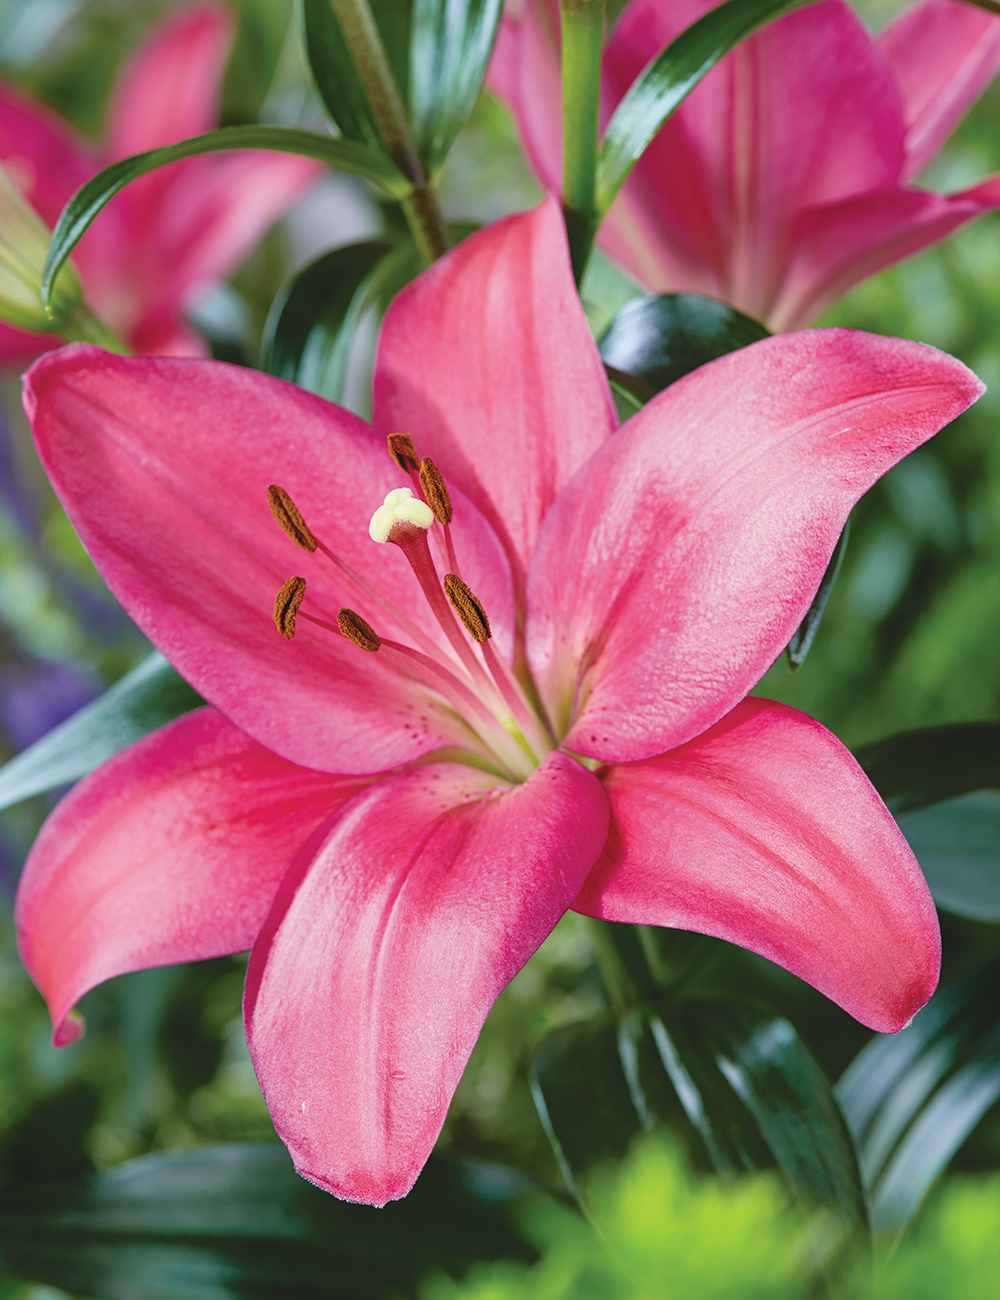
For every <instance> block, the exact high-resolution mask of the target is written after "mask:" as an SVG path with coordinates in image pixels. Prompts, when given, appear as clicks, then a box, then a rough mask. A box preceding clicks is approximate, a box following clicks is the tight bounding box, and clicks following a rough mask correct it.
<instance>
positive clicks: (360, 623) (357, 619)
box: [337, 609, 382, 655]
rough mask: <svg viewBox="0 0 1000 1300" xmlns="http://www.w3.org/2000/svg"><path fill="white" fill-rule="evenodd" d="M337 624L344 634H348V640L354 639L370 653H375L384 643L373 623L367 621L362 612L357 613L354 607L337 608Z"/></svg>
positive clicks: (357, 644)
mask: <svg viewBox="0 0 1000 1300" xmlns="http://www.w3.org/2000/svg"><path fill="white" fill-rule="evenodd" d="M337 626H338V627H339V628H340V632H341V635H342V636H346V637H347V639H348V641H353V642H354V644H355V645H356V646H360V647H361V649H362V650H367V651H368V653H369V654H372V655H373V654H374V653H375V651H376V650H377V649H378V648H379V646H380V645H381V644H382V640H381V638H380V637H379V634H378V633H377V632H376V631H375V629H374V628H373V627H372V625H371V624H370V623H366V622H365V620H364V619H363V618H362V617H361V615H360V614H355V612H354V610H353V609H338V610H337Z"/></svg>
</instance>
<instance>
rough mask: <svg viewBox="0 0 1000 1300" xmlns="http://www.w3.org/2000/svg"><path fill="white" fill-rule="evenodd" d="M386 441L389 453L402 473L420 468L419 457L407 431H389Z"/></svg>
mask: <svg viewBox="0 0 1000 1300" xmlns="http://www.w3.org/2000/svg"><path fill="white" fill-rule="evenodd" d="M386 442H387V443H388V444H389V455H390V456H391V457H392V458H393V460H394V461H395V462H396V464H397V465H398V466H399V468H400V469H401V470H402V471H403V473H404V474H409V473H410V471H411V470H416V469H419V468H420V457H419V456H418V455H417V449H416V447H414V445H413V439H412V438H411V437H410V435H409V434H408V433H390V434H389V436H388V438H387V439H386Z"/></svg>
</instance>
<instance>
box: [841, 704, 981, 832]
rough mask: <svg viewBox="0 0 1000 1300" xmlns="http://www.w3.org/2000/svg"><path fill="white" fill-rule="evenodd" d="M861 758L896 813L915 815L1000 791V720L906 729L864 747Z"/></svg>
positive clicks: (858, 755)
mask: <svg viewBox="0 0 1000 1300" xmlns="http://www.w3.org/2000/svg"><path fill="white" fill-rule="evenodd" d="M857 759H858V762H859V763H860V764H861V766H862V767H863V768H864V769H865V771H866V772H867V773H868V777H869V779H870V781H871V782H872V784H873V785H874V786H875V789H876V790H877V791H878V792H879V794H880V795H881V796H882V798H883V799H884V800H885V801H886V803H887V804H888V805H889V807H890V808H891V809H892V811H893V812H894V813H901V812H913V811H915V810H916V809H917V808H926V807H927V806H928V805H929V804H933V803H941V802H942V800H944V799H953V798H955V797H956V796H957V795H960V794H969V793H970V792H971V791H973V790H985V789H994V788H1000V722H962V723H957V724H955V725H954V726H949V727H928V728H926V729H924V730H921V731H904V732H903V733H902V734H901V735H898V736H889V737H888V738H887V739H886V740H879V741H876V742H875V744H874V745H866V746H865V747H864V748H863V749H859V750H858V751H857Z"/></svg>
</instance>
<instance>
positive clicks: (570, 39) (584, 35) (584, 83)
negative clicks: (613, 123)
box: [560, 0, 604, 284]
mask: <svg viewBox="0 0 1000 1300" xmlns="http://www.w3.org/2000/svg"><path fill="white" fill-rule="evenodd" d="M560 9H561V12H562V83H563V213H564V215H565V218H566V234H567V237H568V239H569V249H570V258H571V260H572V263H573V274H574V275H575V276H576V282H577V284H579V283H580V281H581V280H582V279H583V273H584V271H585V270H586V269H587V262H588V261H589V260H590V250H591V248H592V246H593V243H594V235H595V234H596V233H597V226H598V220H599V219H598V215H597V197H596V195H597V135H598V110H599V103H600V93H601V49H602V45H603V40H604V0H560Z"/></svg>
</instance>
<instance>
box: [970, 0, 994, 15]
mask: <svg viewBox="0 0 1000 1300" xmlns="http://www.w3.org/2000/svg"><path fill="white" fill-rule="evenodd" d="M968 3H969V4H970V5H977V6H978V7H979V8H980V9H985V10H986V12H987V13H988V14H1000V4H998V3H997V0H968Z"/></svg>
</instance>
